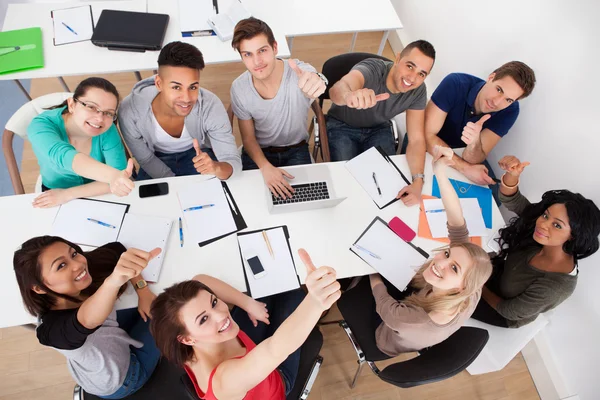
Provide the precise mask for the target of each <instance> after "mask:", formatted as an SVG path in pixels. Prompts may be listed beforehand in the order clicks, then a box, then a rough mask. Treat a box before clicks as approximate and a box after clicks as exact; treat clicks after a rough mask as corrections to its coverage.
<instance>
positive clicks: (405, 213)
mask: <svg viewBox="0 0 600 400" xmlns="http://www.w3.org/2000/svg"><path fill="white" fill-rule="evenodd" d="M393 158H394V161H395V162H396V163H397V165H398V166H399V167H400V168H401V169H402V170H403V171H404V173H405V175H406V174H409V169H408V164H407V163H406V157H405V156H394V157H393ZM430 162H431V157H430V156H429V155H428V156H427V163H426V169H425V175H426V177H427V179H426V186H425V188H424V193H426V194H430V193H431V180H432V169H431V165H430ZM319 165H323V164H319ZM326 165H328V166H329V170H330V173H331V176H332V179H333V182H334V186H335V188H334V189H335V192H336V194H337V196H346V197H348V198H347V199H346V200H345V201H344V202H342V203H341V204H339V205H338V206H337V207H334V208H329V209H320V210H311V211H302V212H296V213H287V214H276V215H271V214H269V212H268V211H267V193H266V189H265V187H264V184H263V181H262V177H261V175H260V172H259V171H244V172H242V173H241V174H240V175H239V176H237V177H235V178H232V179H231V180H229V181H228V185H229V187H230V189H231V192H232V194H233V196H234V197H235V200H236V202H237V204H238V207H239V208H240V211H241V213H242V215H243V217H244V219H245V220H246V223H247V224H248V230H255V229H261V228H268V227H272V226H278V225H287V226H288V228H289V233H290V245H291V247H292V251H293V253H294V257H295V263H296V267H297V269H298V275H299V276H300V279H301V280H302V281H304V278H305V269H304V266H303V264H302V262H301V261H300V260H299V258H298V257H297V250H298V249H299V248H305V249H306V250H307V251H308V252H309V253H310V255H311V256H312V259H313V261H314V262H315V264H317V265H329V266H332V267H334V268H335V269H336V270H337V273H338V277H339V278H345V277H352V276H361V275H366V274H371V273H373V272H374V270H373V269H372V268H371V267H370V266H368V265H367V264H366V263H364V262H363V261H362V260H361V259H360V258H358V257H357V256H356V255H354V254H353V253H352V252H350V250H349V247H350V245H351V244H352V243H354V241H355V240H356V239H357V238H358V236H359V235H360V233H361V232H363V231H364V229H365V228H366V227H367V226H368V224H369V223H370V222H371V221H372V219H373V218H374V217H375V216H380V217H381V218H383V219H384V220H385V221H389V220H390V219H392V217H394V216H398V217H400V218H401V219H402V220H403V221H404V222H406V223H407V224H408V225H409V226H411V227H412V228H413V229H414V230H415V231H416V230H417V226H418V219H419V208H418V207H416V206H415V207H405V206H404V205H403V204H402V203H401V202H396V203H394V204H393V205H391V206H388V207H387V208H385V209H383V210H379V209H378V208H377V206H376V205H375V203H373V201H372V200H371V199H370V198H369V197H368V195H367V194H366V193H365V192H364V190H363V189H362V188H361V187H360V185H359V184H358V183H357V182H356V181H355V180H354V178H353V177H352V176H351V175H350V173H349V172H348V171H347V170H346V168H345V166H344V162H338V163H329V164H326ZM304 167H308V168H310V166H304ZM294 168H298V167H290V168H286V169H288V170H289V171H290V172H291V173H292V174H293V169H294ZM449 176H450V177H451V178H457V179H461V180H466V178H464V177H463V176H462V175H461V174H459V173H458V172H456V171H455V170H453V169H449ZM203 179H206V178H205V177H202V176H186V177H177V178H169V179H157V180H154V181H156V182H159V181H165V180H166V181H168V182H169V195H167V196H160V197H154V198H148V199H140V198H139V196H138V193H137V186H138V185H136V190H135V191H134V192H133V193H132V194H131V195H129V196H127V197H124V198H117V197H115V196H112V195H106V196H102V197H100V198H102V199H106V200H111V201H118V202H122V203H129V204H131V207H130V210H129V212H131V213H135V214H146V215H156V216H163V217H169V218H172V219H173V220H174V221H176V220H177V218H178V217H179V216H180V215H181V211H180V208H179V203H178V200H177V191H178V190H179V189H180V188H182V187H185V186H186V185H187V184H189V183H191V182H197V181H201V180H203ZM148 182H152V181H148ZM144 183H147V182H146V181H145V182H144ZM35 196H36V195H35V194H29V195H22V196H9V197H0V220H1V221H2V222H3V227H4V228H3V229H1V230H0V246H1V248H0V265H2V268H0V303H1V304H4V305H5V306H4V307H3V311H2V314H1V315H0V328H1V327H7V326H15V325H22V324H27V323H30V322H32V321H33V320H34V319H33V317H31V316H30V315H28V314H27V312H26V311H25V310H24V308H23V307H22V301H21V296H20V294H19V290H18V287H17V283H16V280H15V276H14V272H13V267H12V265H13V264H12V258H13V253H14V251H15V250H16V249H17V248H18V247H19V246H20V244H21V243H23V242H24V241H25V240H27V239H30V238H32V237H34V236H38V235H44V234H49V233H50V231H51V227H52V222H53V220H54V216H55V215H56V212H57V210H58V208H54V209H46V210H40V209H34V208H32V206H31V200H32V199H33V198H34V197H35ZM503 225H504V221H503V219H502V216H501V215H500V212H499V210H498V208H497V207H496V205H494V206H493V229H492V230H489V233H490V235H491V234H492V232H495V231H496V230H497V229H499V228H501V227H502V226H503ZM178 231H179V230H178V229H177V227H176V224H175V228H174V229H173V230H172V231H171V237H170V239H169V243H168V245H167V250H166V255H165V259H164V262H163V269H162V272H161V275H160V279H159V282H157V283H155V284H151V288H152V290H153V291H154V292H155V293H159V292H160V291H162V290H163V289H164V288H165V287H168V286H170V285H172V284H173V283H176V282H180V281H183V280H186V279H190V278H192V277H193V276H194V275H196V274H199V273H205V274H210V275H213V276H215V277H217V278H220V279H222V280H224V281H226V282H228V283H229V284H231V285H232V286H234V287H236V288H237V289H239V290H242V291H245V290H246V286H245V281H244V274H243V270H242V263H241V259H240V255H239V251H238V246H237V239H236V235H230V236H228V237H226V238H223V239H221V240H218V241H216V242H214V243H211V244H210V245H207V246H204V247H202V248H200V247H199V246H197V245H196V244H194V243H191V242H189V241H188V242H186V244H185V245H184V247H183V248H181V247H180V246H179V232H178ZM487 241H488V239H487V238H484V239H483V243H484V244H485V243H487ZM414 243H415V244H417V245H419V246H420V247H422V248H423V249H424V250H425V251H427V252H431V250H432V249H434V248H436V247H439V246H440V242H437V241H433V240H427V239H423V238H419V237H417V238H415V239H414ZM136 304H137V296H136V295H135V294H134V292H133V289H132V288H131V287H130V288H129V290H128V292H127V293H126V294H125V295H124V296H123V297H122V298H121V300H120V301H119V304H118V307H119V308H127V307H133V306H135V305H136Z"/></svg>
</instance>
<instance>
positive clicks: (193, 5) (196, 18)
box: [179, 0, 217, 32]
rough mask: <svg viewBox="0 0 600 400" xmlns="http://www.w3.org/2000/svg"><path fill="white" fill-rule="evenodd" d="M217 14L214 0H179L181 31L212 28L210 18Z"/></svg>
mask: <svg viewBox="0 0 600 400" xmlns="http://www.w3.org/2000/svg"><path fill="white" fill-rule="evenodd" d="M213 15H217V14H216V13H215V10H214V8H213V2H212V0H179V25H180V29H181V32H196V31H205V30H210V29H212V28H211V27H210V25H209V24H208V18H209V17H212V16H213Z"/></svg>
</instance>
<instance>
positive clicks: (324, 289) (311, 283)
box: [298, 249, 342, 311]
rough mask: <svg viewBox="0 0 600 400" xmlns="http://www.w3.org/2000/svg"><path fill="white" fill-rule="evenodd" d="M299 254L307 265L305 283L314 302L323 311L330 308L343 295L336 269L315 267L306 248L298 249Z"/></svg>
mask: <svg viewBox="0 0 600 400" xmlns="http://www.w3.org/2000/svg"><path fill="white" fill-rule="evenodd" d="M298 254H299V255H300V259H301V260H302V262H303V263H304V266H306V281H305V284H306V288H307V289H308V295H309V296H310V298H311V299H312V300H313V304H314V305H315V306H317V307H318V308H319V309H320V310H321V311H325V310H328V309H329V308H330V307H331V306H332V305H333V303H335V302H336V301H337V300H338V299H339V298H340V296H341V295H342V293H341V292H340V287H341V286H340V284H339V282H338V281H337V280H336V279H335V278H336V272H335V269H333V268H331V267H320V268H317V267H315V265H314V264H313V262H312V260H311V258H310V256H309V255H308V253H307V252H306V250H304V249H300V250H298Z"/></svg>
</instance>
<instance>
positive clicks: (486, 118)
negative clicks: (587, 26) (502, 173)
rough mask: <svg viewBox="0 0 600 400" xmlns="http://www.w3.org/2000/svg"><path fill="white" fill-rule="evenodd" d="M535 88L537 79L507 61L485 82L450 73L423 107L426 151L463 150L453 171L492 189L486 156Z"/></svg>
mask: <svg viewBox="0 0 600 400" xmlns="http://www.w3.org/2000/svg"><path fill="white" fill-rule="evenodd" d="M534 86H535V74H534V72H533V70H532V69H531V68H529V67H528V66H527V65H526V64H524V63H522V62H520V61H511V62H508V63H506V64H504V65H502V66H501V67H500V68H497V69H496V70H495V71H494V72H492V73H491V74H490V76H489V77H488V78H487V81H485V80H483V79H480V78H478V77H475V76H472V75H469V74H462V73H453V74H450V75H448V76H446V77H445V78H444V80H443V81H442V82H441V83H440V85H439V86H438V87H437V89H436V90H435V92H433V95H432V96H431V100H430V101H429V103H428V104H427V107H426V108H425V138H426V140H427V151H428V152H429V153H431V154H433V148H434V147H435V145H441V146H447V147H451V148H457V147H465V146H466V148H465V150H464V152H463V154H462V157H459V156H457V155H455V156H454V157H453V158H452V160H453V161H454V162H455V163H454V165H453V166H452V167H453V168H455V169H456V170H458V171H460V172H461V173H462V174H463V175H465V176H466V177H467V178H469V179H470V180H471V181H473V182H475V183H476V184H479V185H493V184H494V180H493V179H492V178H493V177H494V175H493V172H492V169H491V168H490V166H489V164H488V163H487V161H486V158H487V156H488V154H489V152H490V151H491V150H492V149H493V148H494V146H495V145H496V144H497V143H498V142H499V141H500V139H501V138H502V137H503V136H504V135H506V134H507V133H508V131H509V130H510V128H511V127H512V126H513V124H514V123H515V121H516V120H517V117H518V116H519V102H518V101H517V100H521V99H524V98H525V97H527V96H529V95H530V94H531V92H532V91H533V88H534Z"/></svg>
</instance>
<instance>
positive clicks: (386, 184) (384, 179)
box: [346, 147, 406, 207]
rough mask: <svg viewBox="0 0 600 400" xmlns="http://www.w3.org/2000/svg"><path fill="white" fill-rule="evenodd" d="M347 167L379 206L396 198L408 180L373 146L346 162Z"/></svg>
mask: <svg viewBox="0 0 600 400" xmlns="http://www.w3.org/2000/svg"><path fill="white" fill-rule="evenodd" d="M346 168H347V169H348V171H350V173H351V174H352V176H354V179H356V181H357V182H358V183H359V184H360V186H362V188H363V189H364V190H365V191H366V192H367V193H368V195H369V196H370V197H371V198H372V199H373V201H375V203H376V204H377V205H378V206H379V207H383V206H384V205H386V204H388V203H389V202H391V201H392V200H394V199H395V198H396V196H397V195H398V192H399V191H400V189H402V188H403V187H404V186H406V182H405V181H404V179H402V176H401V175H400V173H398V171H397V170H396V168H394V166H393V165H392V164H391V163H390V162H389V161H388V160H386V159H385V158H384V157H383V156H382V155H381V153H380V152H379V151H378V150H377V149H376V148H375V147H371V148H370V149H369V150H367V151H365V152H364V153H362V154H359V155H358V156H356V157H354V158H353V159H352V160H350V161H348V162H347V163H346ZM373 173H375V175H376V178H377V183H378V184H379V188H380V189H381V195H379V192H378V191H377V186H376V185H375V181H374V180H373Z"/></svg>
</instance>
